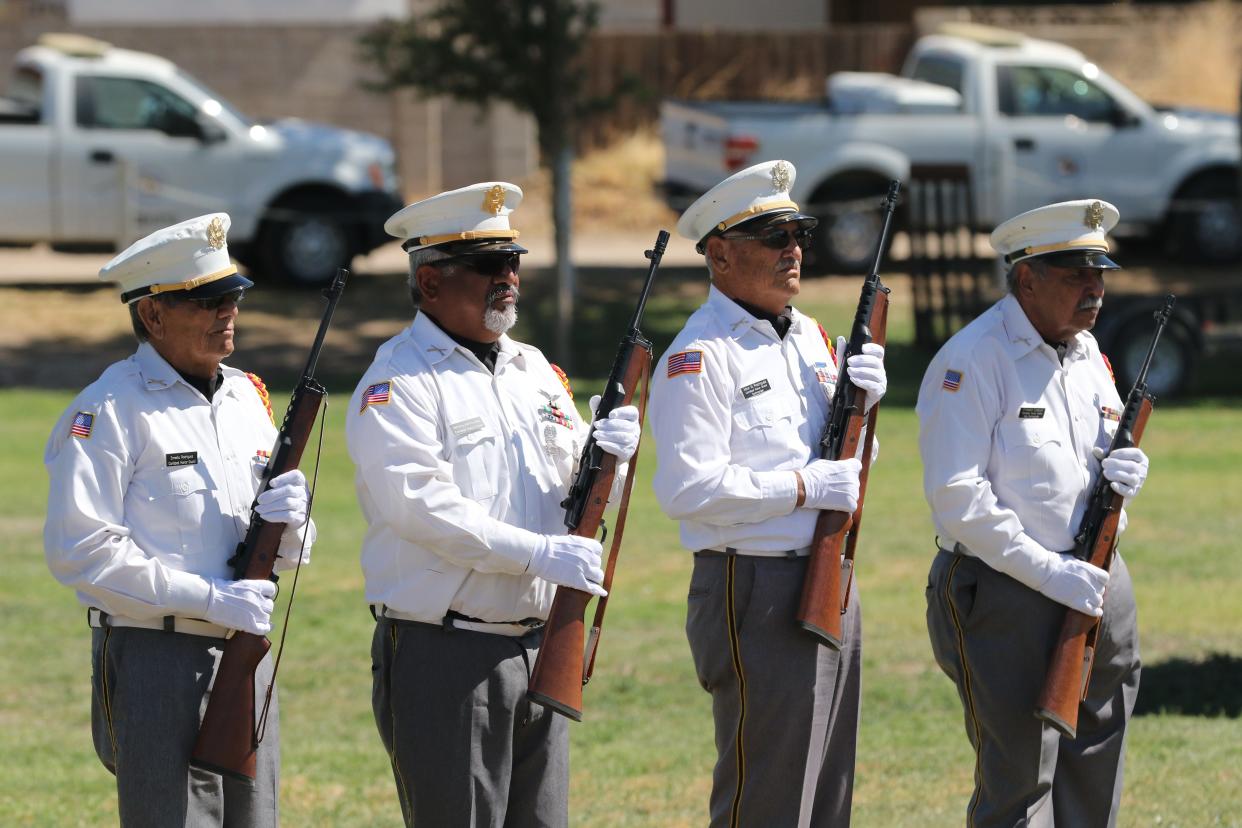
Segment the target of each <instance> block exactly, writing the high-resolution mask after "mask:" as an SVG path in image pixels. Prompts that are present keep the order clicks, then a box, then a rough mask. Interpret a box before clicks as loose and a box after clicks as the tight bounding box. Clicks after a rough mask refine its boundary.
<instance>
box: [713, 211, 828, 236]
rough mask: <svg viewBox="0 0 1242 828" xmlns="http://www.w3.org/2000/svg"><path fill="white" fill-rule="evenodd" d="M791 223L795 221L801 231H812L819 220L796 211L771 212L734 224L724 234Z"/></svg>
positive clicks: (751, 231)
mask: <svg viewBox="0 0 1242 828" xmlns="http://www.w3.org/2000/svg"><path fill="white" fill-rule="evenodd" d="M791 221H796V222H797V223H798V227H799V228H801V229H803V230H811V229H814V228H815V227H816V226H817V225H818V224H819V219H817V218H816V217H815V216H811V215H807V214H806V213H803V212H801V211H798V210H773V211H772V212H770V213H764V214H763V215H760V216H755V217H754V218H753V219H747V220H746V221H743V222H741V223H740V224H735V225H733V226H732V227H730V228H729V230H725V231H724V232H726V233H728V232H729V231H730V230H738V231H743V230H744V231H745V232H747V233H753V232H755V231H756V230H762V229H763V228H765V227H771V226H773V225H775V224H786V223H788V222H791Z"/></svg>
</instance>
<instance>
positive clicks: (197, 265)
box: [99, 213, 254, 303]
mask: <svg viewBox="0 0 1242 828" xmlns="http://www.w3.org/2000/svg"><path fill="white" fill-rule="evenodd" d="M229 224H230V220H229V215H228V213H208V214H207V215H205V216H198V217H197V218H192V219H190V220H188V221H183V222H181V223H179V224H174V225H172V226H171V227H165V228H164V229H162V230H156V231H155V232H154V233H152V234H150V235H149V236H146V237H144V238H141V239H139V240H138V241H136V242H134V243H133V244H131V245H130V246H129V247H128V248H126V250H125V251H124V252H122V253H119V254H117V255H116V256H115V257H114V258H113V259H112V261H110V262H108V263H107V264H106V265H104V266H103V268H102V269H101V270H100V271H99V278H100V279H102V280H104V281H105V282H115V283H116V284H117V285H118V286H119V287H120V289H121V301H122V302H126V303H129V302H134V301H137V300H138V299H141V298H142V297H144V296H151V295H153V294H159V293H169V292H172V291H184V292H185V293H186V295H187V296H190V297H192V298H206V297H210V296H219V295H221V294H224V293H228V292H229V291H231V290H237V289H238V288H248V287H252V286H253V285H254V282H251V281H250V280H249V279H247V278H246V277H244V276H242V275H240V274H238V272H237V265H235V264H233V261H232V260H231V259H230V258H229V248H228V242H227V236H228V231H229Z"/></svg>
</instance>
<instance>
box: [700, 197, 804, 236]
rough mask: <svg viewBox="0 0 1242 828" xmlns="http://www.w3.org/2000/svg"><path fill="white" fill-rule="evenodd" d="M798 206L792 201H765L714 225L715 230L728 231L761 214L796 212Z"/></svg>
mask: <svg viewBox="0 0 1242 828" xmlns="http://www.w3.org/2000/svg"><path fill="white" fill-rule="evenodd" d="M797 209H798V205H797V204H795V203H793V202H792V201H790V200H788V199H785V200H783V201H766V202H764V203H763V204H752V205H751V206H750V207H747V208H746V209H745V210H743V211H742V212H740V213H734V214H733V215H731V216H729V217H728V218H727V219H725V220H724V221H722V222H720V223H719V224H717V225H716V229H717V230H728V229H729V228H730V227H732V226H733V225H735V224H738V223H739V222H742V221H744V220H746V219H748V218H753V217H754V216H757V215H760V214H761V213H770V212H772V211H773V210H797Z"/></svg>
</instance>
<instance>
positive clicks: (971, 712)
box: [944, 555, 983, 828]
mask: <svg viewBox="0 0 1242 828" xmlns="http://www.w3.org/2000/svg"><path fill="white" fill-rule="evenodd" d="M962 560H963V558H962V556H961V555H958V556H957V557H955V558H954V559H953V564H952V565H951V566H950V567H949V577H948V578H947V579H945V585H944V602H945V605H946V606H948V608H949V614H950V615H952V616H953V631H954V632H955V633H956V634H957V652H958V655H959V656H960V658H961V662H962V688H963V689H962V694H963V695H964V696H965V697H966V715H967V716H969V717H970V723H971V724H972V725H974V728H975V738H974V748H975V792H974V794H973V795H972V796H971V797H970V804H969V805H968V806H967V807H966V826H967V828H971V826H973V825H974V824H975V808H976V807H978V805H979V793H980V791H981V789H982V787H983V754H982V752H981V751H982V747H983V728H982V727H981V726H980V725H979V717H978V715H976V713H975V694H974V691H973V690H972V689H971V675H970V665H969V664H967V663H966V635H965V633H963V632H962V619H961V618H960V617H959V616H958V614H957V607H956V606H954V604H953V576H954V575H955V574H956V573H957V568H958V566H959V565H960V564H961V563H962ZM976 600H978V598H977V597H976Z"/></svg>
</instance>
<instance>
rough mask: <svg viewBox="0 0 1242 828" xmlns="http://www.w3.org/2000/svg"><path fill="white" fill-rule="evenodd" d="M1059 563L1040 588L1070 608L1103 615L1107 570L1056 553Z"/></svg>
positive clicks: (1097, 616) (1085, 613) (1083, 612)
mask: <svg viewBox="0 0 1242 828" xmlns="http://www.w3.org/2000/svg"><path fill="white" fill-rule="evenodd" d="M1057 560H1058V561H1059V563H1058V564H1057V566H1056V568H1055V569H1054V570H1053V572H1052V574H1051V575H1049V576H1048V579H1047V580H1046V581H1044V582H1043V583H1042V584H1041V585H1040V587H1039V591H1040V592H1041V593H1043V594H1044V595H1046V596H1047V597H1049V598H1051V599H1052V600H1054V601H1056V602H1057V603H1058V604H1064V605H1065V606H1067V607H1069V608H1070V609H1072V610H1078V611H1079V612H1081V613H1082V614H1084V615H1093V616H1095V617H1096V618H1099V617H1100V616H1101V615H1103V614H1104V587H1105V586H1106V585H1107V584H1108V573H1107V572H1105V571H1104V570H1103V569H1100V568H1099V567H1098V566H1092V565H1091V564H1089V563H1087V562H1086V561H1080V560H1079V559H1078V558H1075V557H1068V556H1060V555H1058V556H1057Z"/></svg>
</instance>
